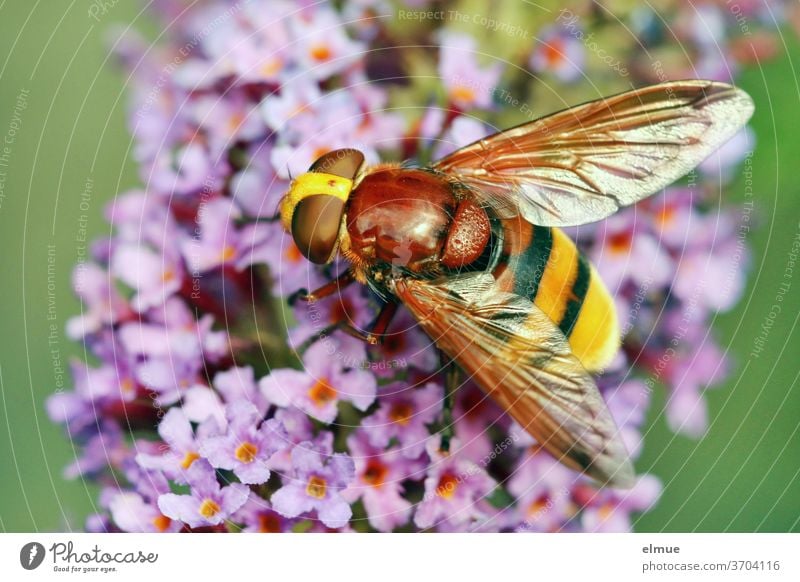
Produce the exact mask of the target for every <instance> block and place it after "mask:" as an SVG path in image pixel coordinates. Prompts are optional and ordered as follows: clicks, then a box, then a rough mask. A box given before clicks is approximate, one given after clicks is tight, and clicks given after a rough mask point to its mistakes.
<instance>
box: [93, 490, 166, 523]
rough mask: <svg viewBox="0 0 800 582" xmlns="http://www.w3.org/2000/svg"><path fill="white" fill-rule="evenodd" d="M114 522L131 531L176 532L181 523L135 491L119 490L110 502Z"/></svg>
mask: <svg viewBox="0 0 800 582" xmlns="http://www.w3.org/2000/svg"><path fill="white" fill-rule="evenodd" d="M109 511H110V512H111V518H112V519H113V520H114V523H115V524H117V526H118V527H119V528H120V529H121V530H122V531H126V532H131V533H158V532H176V531H178V530H180V527H181V525H180V523H179V522H177V521H173V520H172V519H170V518H169V517H167V516H166V515H164V514H163V513H161V510H160V509H159V508H158V506H157V505H155V504H153V503H150V502H147V501H145V500H144V498H143V497H142V496H141V495H139V494H138V493H135V492H133V491H125V492H118V493H117V494H116V495H114V497H113V498H112V499H111V500H110V502H109Z"/></svg>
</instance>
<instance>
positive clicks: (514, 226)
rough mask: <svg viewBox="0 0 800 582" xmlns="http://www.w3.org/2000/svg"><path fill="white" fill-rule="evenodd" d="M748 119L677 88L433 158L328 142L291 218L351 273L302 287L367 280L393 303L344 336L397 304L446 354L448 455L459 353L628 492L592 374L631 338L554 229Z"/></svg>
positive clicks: (606, 103) (688, 86)
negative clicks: (367, 152)
mask: <svg viewBox="0 0 800 582" xmlns="http://www.w3.org/2000/svg"><path fill="white" fill-rule="evenodd" d="M752 112H753V102H752V100H751V99H750V97H749V96H748V95H747V94H746V93H745V92H743V91H741V90H739V89H737V88H735V87H732V86H730V85H726V84H723V83H717V82H713V81H702V80H690V81H678V82H669V83H663V84H659V85H654V86H650V87H645V88H642V89H637V90H634V91H629V92H626V93H621V94H619V95H615V96H613V97H608V98H605V99H600V100H597V101H592V102H590V103H586V104H584V105H579V106H577V107H572V108H570V109H566V110H564V111H561V112H559V113H555V114H552V115H550V116H547V117H544V118H542V119H539V120H537V121H533V122H531V123H526V124H523V125H519V126H517V127H514V128H512V129H509V130H507V131H503V132H500V133H497V134H495V135H492V136H490V137H486V138H484V139H481V140H479V141H477V142H475V143H473V144H471V145H468V146H466V147H464V148H462V149H460V150H458V151H456V152H454V153H452V154H450V155H448V156H447V157H445V158H443V159H441V160H439V161H437V162H435V163H433V164H431V165H429V166H427V167H410V166H408V165H399V164H379V165H376V166H371V167H365V164H364V156H363V154H362V153H361V152H359V151H357V150H354V149H340V150H335V151H332V152H329V153H327V154H325V155H323V156H322V157H320V158H319V159H318V160H317V161H316V162H314V164H313V165H312V166H311V168H310V169H309V171H308V172H307V173H305V174H303V175H301V176H299V177H297V178H296V179H294V180H293V182H292V184H291V188H290V190H289V192H288V193H287V194H286V196H285V197H284V198H283V200H282V201H281V206H280V214H281V220H282V222H283V225H284V227H285V228H286V229H287V230H288V231H289V232H291V234H292V237H293V238H294V241H295V243H296V245H297V247H298V248H299V249H300V251H301V252H302V253H303V255H304V256H305V257H306V258H308V259H309V260H311V261H312V262H314V263H318V264H325V263H329V262H331V261H332V260H333V259H334V257H335V256H336V254H337V253H341V255H342V256H343V257H344V258H345V259H346V260H347V261H349V264H350V268H349V269H348V270H347V271H346V272H345V273H344V274H343V275H341V276H340V277H339V278H338V279H336V280H334V281H331V282H330V283H328V284H326V285H325V286H323V287H322V288H320V289H318V290H316V291H313V292H311V293H308V294H306V295H304V298H305V299H306V300H315V299H317V298H321V297H324V296H327V295H331V294H332V293H334V292H335V291H336V290H337V289H340V288H341V287H342V286H344V285H347V284H349V283H351V282H353V281H358V282H360V283H362V284H366V285H368V286H369V287H370V288H371V289H373V290H374V291H375V292H376V293H377V295H379V296H380V297H381V298H382V299H383V300H384V301H385V304H384V306H383V308H382V309H381V311H380V313H379V314H378V316H377V318H376V319H375V321H374V323H373V325H372V328H371V331H370V332H369V333H366V332H360V331H358V330H355V329H352V328H350V330H349V331H350V332H351V333H355V334H357V335H359V336H360V337H363V338H364V339H365V340H367V341H370V342H372V343H376V342H377V341H378V340H379V338H380V336H381V335H382V334H383V333H384V332H385V331H386V328H387V326H388V325H389V322H390V320H391V319H392V316H393V315H394V313H395V311H396V310H397V306H398V304H399V303H402V304H403V305H405V306H406V307H407V308H408V309H409V311H410V312H411V314H412V315H413V316H414V318H415V319H416V320H417V321H418V323H419V325H420V326H421V327H422V329H423V330H425V332H426V333H427V334H428V335H429V336H430V337H431V339H432V340H433V341H434V343H435V344H436V346H437V347H438V349H439V350H440V351H441V352H442V354H443V356H444V357H446V358H447V359H448V373H447V382H446V385H447V386H446V394H445V415H446V416H445V419H444V424H445V427H446V428H445V429H443V435H442V443H443V445H442V448H443V449H444V450H446V446H447V440H446V439H447V438H449V433H448V434H447V435H445V433H444V431H445V430H447V427H448V426H450V425H452V419H451V418H450V415H451V414H452V413H451V412H450V410H451V406H447V404H448V403H451V402H452V400H451V399H452V391H453V390H454V389H455V387H456V386H457V383H458V376H457V375H456V373H455V372H454V370H457V368H455V367H454V364H457V366H458V368H460V369H461V370H463V371H464V372H466V373H467V374H469V376H470V377H471V378H472V379H473V380H474V381H475V382H476V383H477V384H478V385H479V386H480V387H481V388H482V389H483V390H484V391H486V392H487V393H488V394H489V395H490V396H491V397H492V398H493V399H494V400H495V401H496V402H497V403H498V404H499V405H500V406H501V407H502V408H503V409H504V410H506V411H507V412H508V413H509V414H510V415H511V417H512V418H513V419H514V420H516V421H517V422H518V423H519V424H520V425H521V426H522V427H524V428H525V429H526V430H527V431H528V432H529V433H530V434H531V435H532V436H533V437H534V438H535V439H536V440H537V441H538V442H539V443H540V444H541V446H543V447H544V448H545V449H547V450H548V451H550V452H551V453H552V454H553V455H554V456H555V457H556V458H558V459H560V460H561V462H563V463H564V464H566V465H568V466H570V467H572V468H575V469H577V470H580V471H583V472H584V473H586V474H587V475H589V476H590V477H592V478H594V479H596V480H597V481H599V482H600V483H603V484H607V485H609V486H614V487H629V486H631V485H632V483H633V479H634V472H633V468H632V466H631V462H630V460H629V459H628V454H627V451H626V450H625V446H624V444H623V443H622V441H621V439H620V437H619V435H618V434H617V428H616V426H615V424H614V421H613V420H612V418H611V415H610V413H609V411H608V409H607V408H606V405H605V402H604V401H603V399H602V396H601V395H600V393H599V391H598V389H597V387H596V385H595V383H594V381H593V379H592V376H591V375H590V373H592V372H595V373H596V372H599V371H601V370H602V369H603V368H604V367H605V366H606V365H607V364H608V363H609V361H610V360H611V358H612V357H613V356H614V354H615V352H616V351H617V349H618V347H619V343H620V338H619V328H618V323H617V316H616V313H615V309H614V302H613V300H612V298H611V295H610V294H609V292H608V290H607V289H606V288H605V286H604V285H603V283H602V281H601V280H600V278H599V277H598V275H597V273H596V271H595V269H594V267H593V266H592V265H591V264H590V263H589V262H588V261H587V259H586V258H585V257H584V256H583V255H582V254H581V253H580V252H579V251H578V250H577V248H576V246H575V244H574V243H573V242H572V241H571V240H570V238H569V237H567V236H566V235H565V234H564V233H563V232H562V231H561V230H560V229H559V228H558V227H563V226H574V225H580V224H585V223H589V222H595V221H598V220H600V219H602V218H605V217H607V216H609V215H610V214H612V213H614V212H615V211H617V210H618V209H620V208H621V207H624V206H628V205H630V204H633V203H635V202H637V201H639V200H642V199H643V198H646V197H647V196H650V195H651V194H654V193H655V192H658V191H659V190H661V189H663V188H664V187H666V186H667V185H669V184H670V183H672V182H673V181H675V180H677V179H678V178H680V177H682V176H683V175H685V174H686V173H688V172H689V171H690V170H692V169H693V168H694V167H695V166H696V165H697V164H698V163H700V162H701V161H702V160H703V159H704V158H706V157H707V156H708V155H709V154H711V153H712V152H713V151H714V150H715V149H716V148H717V147H719V146H720V145H721V144H722V143H723V142H725V141H726V140H727V139H729V138H730V137H731V136H732V135H733V134H734V133H735V132H736V131H737V130H739V129H740V128H741V127H742V126H743V125H744V124H745V123H746V122H747V120H748V119H749V118H750V116H751V114H752ZM345 325H346V324H345ZM450 432H451V431H450Z"/></svg>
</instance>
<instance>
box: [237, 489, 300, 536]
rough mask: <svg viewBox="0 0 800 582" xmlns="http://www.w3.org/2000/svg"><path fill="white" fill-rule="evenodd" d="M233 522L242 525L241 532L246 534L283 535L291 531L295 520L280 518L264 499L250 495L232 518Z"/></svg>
mask: <svg viewBox="0 0 800 582" xmlns="http://www.w3.org/2000/svg"><path fill="white" fill-rule="evenodd" d="M233 521H235V522H236V523H241V524H243V525H244V527H243V528H242V531H243V532H246V533H283V532H289V531H292V529H291V528H292V526H293V525H294V524H295V523H296V521H297V520H294V519H288V518H286V517H284V516H282V515H281V514H280V513H278V512H277V511H275V510H274V509H272V506H271V505H270V504H269V502H268V501H267V500H266V499H262V498H261V497H258V496H257V495H250V497H249V498H248V500H247V503H245V504H244V505H243V506H242V507H241V508H240V509H239V511H237V512H236V514H235V515H234V516H233Z"/></svg>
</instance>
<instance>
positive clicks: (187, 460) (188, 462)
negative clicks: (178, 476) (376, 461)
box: [181, 451, 200, 469]
mask: <svg viewBox="0 0 800 582" xmlns="http://www.w3.org/2000/svg"><path fill="white" fill-rule="evenodd" d="M199 458H200V455H198V454H197V453H195V452H194V451H189V452H188V453H186V455H185V456H184V457H183V460H182V461H181V467H183V468H184V469H188V468H189V467H191V466H192V463H194V462H195V461H196V460H197V459H199Z"/></svg>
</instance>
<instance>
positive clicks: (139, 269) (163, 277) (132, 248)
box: [111, 243, 184, 312]
mask: <svg viewBox="0 0 800 582" xmlns="http://www.w3.org/2000/svg"><path fill="white" fill-rule="evenodd" d="M111 269H112V271H113V273H114V275H115V276H116V277H117V278H118V279H119V280H121V281H122V282H124V283H125V284H127V285H128V286H129V287H131V288H133V289H134V290H135V291H136V295H135V296H134V298H133V300H132V301H131V306H132V307H133V308H134V309H135V310H136V311H139V312H142V311H145V310H147V309H149V308H151V307H158V306H160V305H163V303H164V301H165V300H166V299H167V298H168V297H169V296H171V295H173V294H174V293H177V291H178V290H179V289H180V288H181V285H182V284H183V277H184V271H183V265H182V263H181V262H180V259H179V257H178V256H177V254H175V253H165V254H159V253H157V252H156V251H154V250H151V249H149V248H147V247H145V246H142V245H140V244H133V243H125V244H121V245H120V246H119V247H117V249H116V250H115V252H114V255H113V257H112V262H111Z"/></svg>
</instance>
